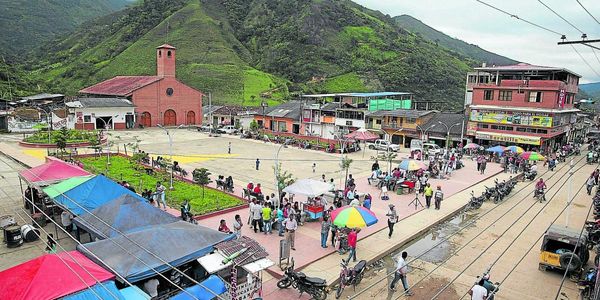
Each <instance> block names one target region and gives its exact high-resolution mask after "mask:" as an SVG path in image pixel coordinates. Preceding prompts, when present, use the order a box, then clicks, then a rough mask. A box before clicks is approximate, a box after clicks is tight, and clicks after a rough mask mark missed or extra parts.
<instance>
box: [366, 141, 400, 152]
mask: <svg viewBox="0 0 600 300" xmlns="http://www.w3.org/2000/svg"><path fill="white" fill-rule="evenodd" d="M367 147H369V149H377V150H383V151H394V152H398V150H400V146H399V145H396V144H392V143H390V142H389V141H386V140H376V141H375V142H373V143H367Z"/></svg>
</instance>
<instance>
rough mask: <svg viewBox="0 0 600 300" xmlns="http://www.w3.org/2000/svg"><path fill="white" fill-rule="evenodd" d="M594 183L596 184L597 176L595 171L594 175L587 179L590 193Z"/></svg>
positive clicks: (588, 192) (589, 193)
mask: <svg viewBox="0 0 600 300" xmlns="http://www.w3.org/2000/svg"><path fill="white" fill-rule="evenodd" d="M594 185H596V177H594V173H592V175H590V177H589V178H588V179H587V181H586V188H587V194H588V195H591V194H592V189H593V188H594Z"/></svg>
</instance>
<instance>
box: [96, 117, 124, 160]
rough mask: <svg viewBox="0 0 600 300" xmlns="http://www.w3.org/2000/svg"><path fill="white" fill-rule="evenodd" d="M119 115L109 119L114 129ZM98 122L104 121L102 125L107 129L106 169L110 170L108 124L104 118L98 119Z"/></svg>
mask: <svg viewBox="0 0 600 300" xmlns="http://www.w3.org/2000/svg"><path fill="white" fill-rule="evenodd" d="M118 116H119V115H115V116H110V118H109V119H108V120H109V121H110V122H112V124H113V128H114V126H115V122H114V117H118ZM94 118H96V115H95V114H94ZM96 120H100V121H102V123H104V129H106V169H107V170H108V166H110V143H109V141H108V136H109V135H108V129H109V127H108V122H106V121H104V119H102V118H97V119H96Z"/></svg>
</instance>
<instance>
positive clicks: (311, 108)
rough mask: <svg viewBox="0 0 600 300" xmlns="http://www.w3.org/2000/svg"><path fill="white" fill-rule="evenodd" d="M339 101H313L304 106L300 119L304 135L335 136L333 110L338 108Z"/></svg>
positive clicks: (328, 137) (331, 137) (332, 137)
mask: <svg viewBox="0 0 600 300" xmlns="http://www.w3.org/2000/svg"><path fill="white" fill-rule="evenodd" d="M340 104H341V103H340V102H329V103H325V104H320V103H314V104H311V105H306V106H304V111H303V112H302V118H303V119H302V121H303V123H304V132H303V134H304V135H307V136H316V137H322V138H326V139H335V138H336V128H335V112H336V111H337V109H338V108H340V106H341V105H340Z"/></svg>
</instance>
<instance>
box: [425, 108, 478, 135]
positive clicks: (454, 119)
mask: <svg viewBox="0 0 600 300" xmlns="http://www.w3.org/2000/svg"><path fill="white" fill-rule="evenodd" d="M465 118H466V116H465V115H464V114H461V113H445V112H440V113H437V114H435V115H434V116H433V117H432V118H431V119H430V120H429V121H428V122H427V123H425V125H422V126H421V127H422V128H430V129H429V132H430V133H432V134H434V133H439V134H442V135H446V134H447V133H448V128H446V126H448V127H451V126H452V125H454V124H460V125H455V126H454V127H452V128H450V134H456V135H460V134H461V132H462V133H464V132H465V131H464V129H461V125H463V123H462V122H463V119H464V120H465V122H464V126H465V127H466V126H467V119H465ZM440 122H441V123H443V124H445V125H446V126H444V125H441V124H440ZM432 126H433V127H432Z"/></svg>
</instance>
